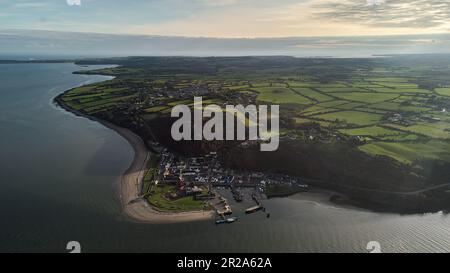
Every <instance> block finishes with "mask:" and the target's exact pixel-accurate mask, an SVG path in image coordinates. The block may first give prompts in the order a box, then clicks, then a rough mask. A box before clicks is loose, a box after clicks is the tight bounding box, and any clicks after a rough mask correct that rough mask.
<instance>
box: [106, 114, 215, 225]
mask: <svg viewBox="0 0 450 273" xmlns="http://www.w3.org/2000/svg"><path fill="white" fill-rule="evenodd" d="M102 124H104V125H105V126H107V127H109V128H111V129H113V130H114V131H116V132H118V133H119V134H120V135H121V136H122V137H124V138H125V139H126V140H127V141H128V142H129V143H130V144H131V146H132V147H133V149H134V151H135V155H134V159H133V163H132V164H131V166H130V168H129V169H128V170H127V171H126V172H125V174H124V175H123V176H122V179H121V186H120V188H121V190H120V195H121V196H120V197H121V201H122V205H123V210H124V212H125V214H126V215H127V216H129V217H130V218H131V219H133V220H135V221H138V222H145V223H154V224H163V223H178V222H188V221H198V220H207V219H212V218H213V216H214V213H213V211H194V212H180V213H166V212H160V211H157V210H155V209H154V208H152V206H150V205H149V204H148V202H147V201H145V200H144V199H142V198H140V197H139V195H140V189H141V185H142V181H143V178H144V175H145V171H146V166H147V162H148V160H149V159H150V156H151V153H150V152H149V151H148V149H147V147H146V146H145V144H144V142H143V141H142V139H141V138H140V137H139V136H137V135H136V134H134V133H133V132H131V131H130V130H128V129H125V128H121V127H117V126H115V125H113V124H110V123H107V122H102Z"/></svg>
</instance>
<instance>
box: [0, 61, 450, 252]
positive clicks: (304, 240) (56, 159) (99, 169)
mask: <svg viewBox="0 0 450 273" xmlns="http://www.w3.org/2000/svg"><path fill="white" fill-rule="evenodd" d="M91 68H99V66H93V67H91ZM81 69H87V68H83V67H79V66H76V65H74V64H14V65H0V135H1V141H0V252H66V249H65V248H66V244H67V242H69V241H79V242H80V243H81V246H82V251H84V252H367V250H366V245H367V243H368V242H369V241H378V242H379V243H380V245H381V247H382V251H385V252H406V251H408V252H445V251H449V250H450V217H449V216H448V215H445V214H443V213H435V214H426V215H407V216H402V215H397V214H379V213H373V212H369V211H364V210H359V209H354V208H343V207H336V206H334V205H332V204H329V203H328V202H327V199H326V196H324V195H322V194H314V193H308V194H299V195H296V196H293V197H290V198H277V199H272V200H267V201H265V206H266V207H267V208H268V210H269V211H270V213H271V218H270V219H267V218H265V216H264V214H262V213H256V214H253V215H248V216H247V215H244V213H243V210H244V209H245V207H246V206H247V205H249V204H245V203H244V204H235V205H234V208H235V211H237V213H236V215H237V216H238V217H239V220H238V222H236V223H234V224H232V225H222V226H215V225H214V223H213V221H203V222H194V223H183V224H169V225H150V224H140V223H134V222H132V221H130V220H128V219H127V218H126V217H125V216H123V215H122V213H121V207H120V201H119V199H118V193H117V187H118V179H119V177H120V175H121V174H122V173H123V172H124V171H125V170H126V169H127V168H128V166H129V165H130V163H131V161H132V158H133V150H132V147H131V146H130V145H129V144H128V143H127V142H126V141H125V140H124V139H122V138H121V137H120V136H119V135H118V134H117V133H115V132H114V131H111V130H110V129H108V128H105V127H104V126H102V125H100V124H99V123H97V122H93V121H90V120H88V119H85V118H81V117H76V116H74V115H73V114H70V113H67V112H65V111H64V110H62V109H60V108H58V107H57V106H55V105H54V104H53V102H52V100H53V98H54V97H55V96H57V95H58V94H60V93H61V92H63V91H65V90H67V89H69V88H72V87H75V86H79V85H82V84H86V83H91V82H96V81H101V80H107V79H108V77H104V76H90V75H75V74H72V72H73V71H76V70H81Z"/></svg>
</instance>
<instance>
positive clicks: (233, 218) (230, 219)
mask: <svg viewBox="0 0 450 273" xmlns="http://www.w3.org/2000/svg"><path fill="white" fill-rule="evenodd" d="M236 221H237V217H230V218H226V219H220V220H217V221H216V225H220V224H231V223H234V222H236Z"/></svg>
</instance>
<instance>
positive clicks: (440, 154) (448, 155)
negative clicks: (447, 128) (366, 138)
mask: <svg viewBox="0 0 450 273" xmlns="http://www.w3.org/2000/svg"><path fill="white" fill-rule="evenodd" d="M359 149H360V150H361V151H363V152H366V153H369V154H372V155H374V156H388V157H391V158H393V159H395V160H398V161H400V162H402V163H405V164H411V163H413V162H414V161H416V160H418V159H441V160H444V161H447V162H450V144H449V143H446V142H439V141H430V142H427V143H390V142H375V143H370V144H366V145H363V146H361V147H359Z"/></svg>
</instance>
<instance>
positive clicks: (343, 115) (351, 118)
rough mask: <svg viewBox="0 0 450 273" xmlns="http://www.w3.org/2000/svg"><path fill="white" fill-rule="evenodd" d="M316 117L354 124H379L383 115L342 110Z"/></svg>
mask: <svg viewBox="0 0 450 273" xmlns="http://www.w3.org/2000/svg"><path fill="white" fill-rule="evenodd" d="M314 117H315V118H318V119H324V120H327V121H339V122H346V123H348V124H354V125H372V124H377V123H378V122H379V121H380V119H381V115H378V114H370V113H364V112H357V111H341V112H335V113H327V114H323V115H317V116H314Z"/></svg>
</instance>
